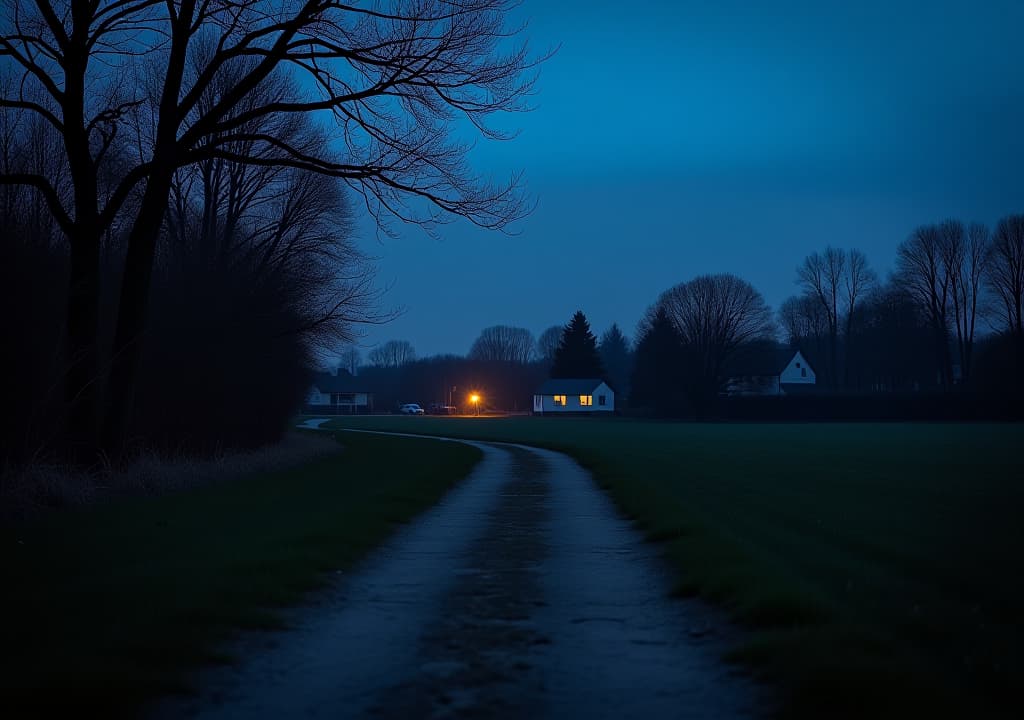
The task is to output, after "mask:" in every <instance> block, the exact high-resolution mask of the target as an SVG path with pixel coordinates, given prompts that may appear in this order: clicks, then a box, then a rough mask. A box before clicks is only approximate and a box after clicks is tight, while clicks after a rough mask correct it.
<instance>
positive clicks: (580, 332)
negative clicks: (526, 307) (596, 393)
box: [551, 310, 604, 378]
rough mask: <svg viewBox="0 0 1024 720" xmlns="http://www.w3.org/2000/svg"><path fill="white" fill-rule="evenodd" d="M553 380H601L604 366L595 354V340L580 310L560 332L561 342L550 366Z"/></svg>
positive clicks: (596, 353) (585, 317)
mask: <svg viewBox="0 0 1024 720" xmlns="http://www.w3.org/2000/svg"><path fill="white" fill-rule="evenodd" d="M551 377H553V378H603V377H604V366H603V365H602V364H601V356H600V355H599V354H598V352H597V338H596V337H594V333H592V332H590V323H589V322H587V316H586V315H584V314H583V311H582V310H577V311H576V314H575V315H573V316H572V320H570V321H569V324H568V325H566V326H565V329H564V330H563V331H562V340H561V342H560V343H559V344H558V350H557V351H556V352H555V360H554V363H553V364H552V366H551Z"/></svg>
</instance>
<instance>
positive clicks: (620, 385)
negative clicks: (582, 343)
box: [597, 323, 633, 405]
mask: <svg viewBox="0 0 1024 720" xmlns="http://www.w3.org/2000/svg"><path fill="white" fill-rule="evenodd" d="M597 351H598V353H599V354H600V356H601V364H602V365H604V368H605V372H606V373H607V376H606V378H605V379H606V380H607V381H608V383H609V384H610V385H611V386H612V388H613V389H614V390H615V396H616V398H617V400H618V402H619V404H620V405H625V404H626V403H627V402H628V400H627V398H628V397H629V387H630V375H631V374H632V372H633V353H632V351H631V350H630V347H629V339H628V338H627V337H626V336H625V335H624V334H623V332H622V330H620V329H619V326H618V324H616V323H612V326H611V327H610V328H608V329H607V330H606V331H605V332H604V334H603V335H601V344H600V345H598V347H597Z"/></svg>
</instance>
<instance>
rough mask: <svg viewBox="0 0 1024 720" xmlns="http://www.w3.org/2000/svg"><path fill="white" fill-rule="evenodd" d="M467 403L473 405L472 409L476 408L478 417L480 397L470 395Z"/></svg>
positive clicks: (474, 394)
mask: <svg viewBox="0 0 1024 720" xmlns="http://www.w3.org/2000/svg"><path fill="white" fill-rule="evenodd" d="M469 401H470V402H471V403H473V407H474V408H476V414H477V415H479V414H480V396H479V395H477V394H476V393H473V394H472V395H470V396H469Z"/></svg>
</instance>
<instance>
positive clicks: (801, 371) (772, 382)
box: [725, 346, 817, 395]
mask: <svg viewBox="0 0 1024 720" xmlns="http://www.w3.org/2000/svg"><path fill="white" fill-rule="evenodd" d="M726 373H727V379H726V382H725V394H726V395H788V394H793V393H797V392H806V391H808V390H813V389H814V386H815V384H816V383H817V375H816V374H815V372H814V368H812V367H811V364H810V363H809V362H807V358H806V357H804V354H803V353H802V352H800V351H799V350H795V349H793V348H784V347H763V346H761V347H756V348H751V349H749V350H747V351H745V352H741V353H740V354H739V355H738V356H737V357H736V359H735V360H734V361H733V362H732V363H730V364H729V366H728V367H727V368H726Z"/></svg>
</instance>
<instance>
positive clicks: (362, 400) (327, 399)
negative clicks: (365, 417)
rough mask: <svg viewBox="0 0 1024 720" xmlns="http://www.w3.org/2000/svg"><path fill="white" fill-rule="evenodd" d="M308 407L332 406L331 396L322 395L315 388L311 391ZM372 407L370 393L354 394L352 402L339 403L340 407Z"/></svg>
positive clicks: (307, 399)
mask: <svg viewBox="0 0 1024 720" xmlns="http://www.w3.org/2000/svg"><path fill="white" fill-rule="evenodd" d="M306 404H307V405H321V406H328V407H330V406H332V405H333V403H332V402H331V394H330V393H322V392H320V391H319V390H318V389H317V388H315V387H314V388H313V389H312V390H310V391H309V396H308V397H307V398H306ZM369 405H370V393H352V401H351V402H343V403H338V407H367V406H369Z"/></svg>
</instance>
